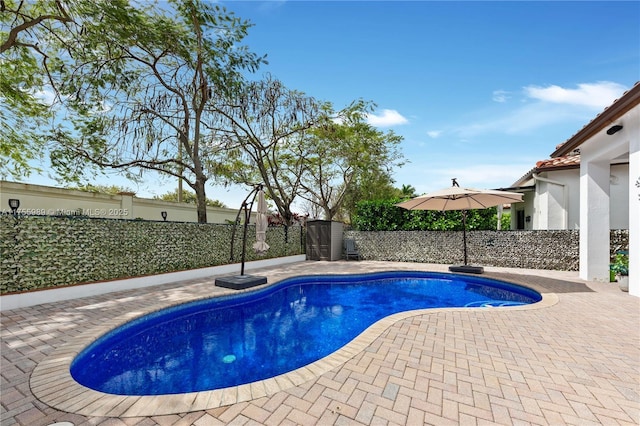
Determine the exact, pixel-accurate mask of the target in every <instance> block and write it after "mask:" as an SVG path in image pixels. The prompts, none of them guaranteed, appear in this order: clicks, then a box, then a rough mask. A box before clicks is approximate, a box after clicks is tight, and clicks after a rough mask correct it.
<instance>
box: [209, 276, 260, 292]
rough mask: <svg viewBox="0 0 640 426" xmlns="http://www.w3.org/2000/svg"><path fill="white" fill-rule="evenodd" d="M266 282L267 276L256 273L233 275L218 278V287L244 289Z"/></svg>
mask: <svg viewBox="0 0 640 426" xmlns="http://www.w3.org/2000/svg"><path fill="white" fill-rule="evenodd" d="M266 283H267V277H258V276H255V275H234V276H232V277H222V278H216V287H224V288H230V289H232V290H244V289H246V288H251V287H255V286H258V285H262V284H266Z"/></svg>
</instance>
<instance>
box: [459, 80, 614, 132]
mask: <svg viewBox="0 0 640 426" xmlns="http://www.w3.org/2000/svg"><path fill="white" fill-rule="evenodd" d="M625 90H626V88H625V86H623V85H621V84H618V83H613V82H606V81H605V82H596V83H582V84H578V85H577V88H576V89H567V88H563V87H560V86H557V85H551V86H547V87H538V86H533V85H531V86H526V87H524V95H525V98H524V100H525V101H526V102H524V103H521V104H519V105H518V106H515V107H513V108H512V109H509V110H507V111H506V112H504V113H502V114H492V115H491V116H488V117H486V118H485V119H479V120H474V121H471V122H469V123H468V124H464V125H462V126H459V127H458V128H456V129H454V130H453V133H454V134H456V135H457V136H458V137H459V138H473V137H476V136H478V135H484V134H491V133H499V134H508V135H516V134H526V133H531V132H533V131H537V130H539V129H544V128H545V127H547V126H551V125H559V124H563V123H582V124H584V123H586V122H587V121H589V120H590V119H592V118H593V117H594V110H595V111H596V112H597V111H601V110H602V109H604V108H605V107H607V106H609V105H611V104H612V103H613V101H614V100H615V99H617V98H619V97H620V96H621V95H622V94H623V93H624V91H625ZM496 92H500V91H496ZM496 92H494V100H495V93H496Z"/></svg>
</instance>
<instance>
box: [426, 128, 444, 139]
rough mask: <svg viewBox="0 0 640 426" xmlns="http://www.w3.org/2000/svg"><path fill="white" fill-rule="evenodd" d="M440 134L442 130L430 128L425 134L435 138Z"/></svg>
mask: <svg viewBox="0 0 640 426" xmlns="http://www.w3.org/2000/svg"><path fill="white" fill-rule="evenodd" d="M441 134H442V130H430V131H428V132H427V135H428V136H429V137H430V138H432V139H437V138H438V137H440V135H441Z"/></svg>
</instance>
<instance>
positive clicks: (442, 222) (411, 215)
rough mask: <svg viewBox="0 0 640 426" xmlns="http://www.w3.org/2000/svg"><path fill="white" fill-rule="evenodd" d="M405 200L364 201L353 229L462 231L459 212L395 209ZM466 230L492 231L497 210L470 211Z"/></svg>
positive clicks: (357, 213)
mask: <svg viewBox="0 0 640 426" xmlns="http://www.w3.org/2000/svg"><path fill="white" fill-rule="evenodd" d="M401 201H402V200H400V199H397V200H374V201H361V202H359V203H358V205H357V206H356V214H355V216H354V219H353V227H354V229H357V230H359V231H460V230H462V213H461V212H460V211H444V212H441V211H433V210H407V209H403V208H401V207H398V206H396V204H397V203H399V202H401ZM466 215H467V219H466V222H467V230H468V231H472V230H493V229H496V227H497V222H498V212H497V209H496V208H495V207H492V208H488V209H482V210H468V211H467V212H466Z"/></svg>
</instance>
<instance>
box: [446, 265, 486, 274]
mask: <svg viewBox="0 0 640 426" xmlns="http://www.w3.org/2000/svg"><path fill="white" fill-rule="evenodd" d="M449 271H451V272H462V273H465V274H482V273H484V268H483V267H482V266H471V265H452V266H449Z"/></svg>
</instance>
